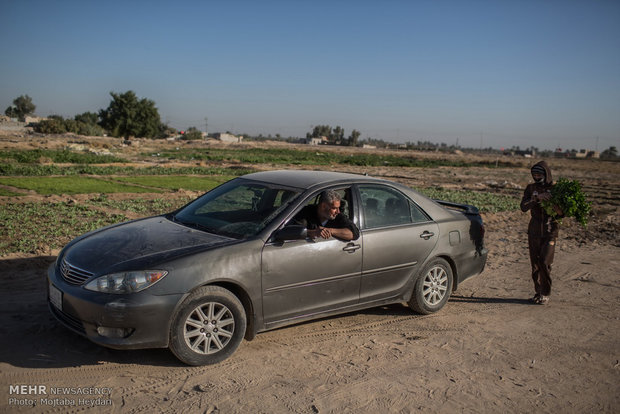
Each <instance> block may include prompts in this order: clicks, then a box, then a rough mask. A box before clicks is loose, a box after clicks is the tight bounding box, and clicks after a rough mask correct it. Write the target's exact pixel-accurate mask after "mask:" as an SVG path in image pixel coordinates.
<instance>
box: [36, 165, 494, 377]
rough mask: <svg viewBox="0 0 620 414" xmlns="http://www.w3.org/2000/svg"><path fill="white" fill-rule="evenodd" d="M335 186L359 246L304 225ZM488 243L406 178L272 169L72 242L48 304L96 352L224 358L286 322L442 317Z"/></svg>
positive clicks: (458, 208)
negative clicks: (389, 308)
mask: <svg viewBox="0 0 620 414" xmlns="http://www.w3.org/2000/svg"><path fill="white" fill-rule="evenodd" d="M326 189H333V190H336V191H337V192H339V193H340V194H341V195H342V200H343V201H342V204H341V211H342V213H343V214H345V215H346V216H348V217H349V219H350V220H352V221H353V222H354V223H355V224H356V225H357V226H358V227H359V229H360V237H359V238H358V239H356V240H351V241H343V240H338V239H335V238H329V239H314V240H311V239H308V238H305V237H304V236H303V234H304V233H303V231H300V230H303V229H299V226H296V225H295V224H294V221H293V218H294V216H295V214H296V213H297V212H299V211H300V210H301V209H302V208H303V207H304V206H306V205H308V204H312V203H316V202H317V197H318V195H319V194H320V192H321V191H323V190H326ZM483 239H484V227H483V225H482V220H481V218H480V215H479V214H478V211H477V209H476V208H475V207H472V206H467V205H459V204H451V203H442V202H436V201H433V200H430V199H428V198H426V197H424V196H422V195H421V194H419V193H417V192H415V191H414V190H412V189H410V188H408V187H406V186H403V185H401V184H398V183H394V182H391V181H386V180H381V179H377V178H372V177H368V176H361V175H353V174H344V173H332V172H317V171H270V172H260V173H254V174H249V175H246V176H243V177H239V178H236V179H234V180H231V181H229V182H227V183H225V184H223V185H221V186H220V187H218V188H216V189H213V190H211V191H209V192H208V193H206V194H205V195H203V196H202V197H199V198H198V199H196V200H194V201H193V202H191V203H189V204H188V205H187V206H185V207H183V208H181V209H179V210H177V211H175V212H173V213H170V214H166V215H161V216H156V217H149V218H145V219H140V220H135V221H131V222H127V223H121V224H117V225H112V226H109V227H106V228H103V229H99V230H96V231H93V232H91V233H88V234H85V235H83V236H80V237H78V238H76V239H75V240H73V241H71V242H70V243H69V244H68V245H67V246H66V247H65V248H64V249H63V250H62V251H61V252H60V254H59V256H58V258H57V260H56V263H55V264H53V265H52V266H51V267H50V268H49V270H48V275H47V278H48V301H49V308H50V310H51V312H52V314H53V315H54V316H55V317H56V318H57V319H58V320H59V321H60V322H62V323H63V324H64V325H66V326H67V327H68V328H70V329H71V330H73V331H75V332H77V333H79V334H81V335H83V336H85V337H87V338H88V339H90V340H92V341H93V342H95V343H97V344H100V345H104V346H108V347H112V348H119V349H131V348H152V347H169V348H170V349H171V350H172V352H173V353H174V354H175V355H176V356H177V357H178V358H179V359H180V360H181V361H183V362H185V363H187V364H190V365H203V364H213V363H217V362H219V361H221V360H223V359H225V358H227V357H228V356H229V355H231V354H232V353H233V352H234V351H235V349H236V348H237V347H238V345H239V344H240V342H241V341H242V339H243V338H244V337H245V338H246V339H252V338H253V337H254V336H255V335H256V334H257V333H259V332H262V331H266V330H269V329H273V328H277V327H280V326H284V325H289V324H293V323H297V322H301V321H306V320H310V319H315V318H319V317H325V316H328V315H334V314H339V313H343V312H350V311H354V310H358V309H363V308H368V307H374V306H380V305H385V304H389V303H395V302H407V303H408V304H409V305H410V306H411V308H412V309H414V310H415V311H417V312H419V313H431V312H435V311H438V310H439V309H441V308H442V307H443V306H444V305H445V303H446V302H447V300H448V298H449V296H450V293H451V292H452V291H453V290H455V289H456V288H457V286H458V285H459V284H460V283H461V282H463V281H464V280H465V279H467V278H468V277H470V276H473V275H476V274H478V273H480V272H482V270H483V269H484V266H485V263H486V258H487V251H486V249H485V248H484V245H483Z"/></svg>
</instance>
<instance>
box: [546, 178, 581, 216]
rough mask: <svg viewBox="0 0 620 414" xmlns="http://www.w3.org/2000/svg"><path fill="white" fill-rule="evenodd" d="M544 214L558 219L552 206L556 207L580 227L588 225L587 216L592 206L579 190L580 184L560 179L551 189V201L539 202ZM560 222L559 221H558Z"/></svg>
mask: <svg viewBox="0 0 620 414" xmlns="http://www.w3.org/2000/svg"><path fill="white" fill-rule="evenodd" d="M541 205H542V207H543V208H544V209H545V212H546V213H547V214H549V215H550V216H551V217H556V218H557V217H558V214H557V213H556V211H555V210H554V208H553V206H554V205H555V206H558V207H559V208H560V209H561V210H562V212H563V213H564V214H563V215H564V217H574V218H575V220H577V221H578V222H579V223H580V224H581V225H582V226H584V227H585V226H586V225H587V224H588V216H589V215H590V211H591V209H592V206H591V204H590V202H589V201H588V200H587V199H586V194H585V193H584V192H583V191H582V190H581V183H580V182H579V181H577V180H569V179H567V178H560V179H559V180H558V181H557V183H556V184H555V185H554V186H553V188H552V189H551V199H549V200H547V201H542V202H541ZM558 221H561V219H558Z"/></svg>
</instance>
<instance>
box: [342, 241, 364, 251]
mask: <svg viewBox="0 0 620 414" xmlns="http://www.w3.org/2000/svg"><path fill="white" fill-rule="evenodd" d="M361 247H362V246H360V245H359V244H355V243H349V244H347V245H346V246H345V247H343V249H342V250H343V251H345V252H349V253H353V252H354V251H356V250H357V249H360V248H361Z"/></svg>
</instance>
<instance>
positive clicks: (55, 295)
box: [50, 283, 62, 310]
mask: <svg viewBox="0 0 620 414" xmlns="http://www.w3.org/2000/svg"><path fill="white" fill-rule="evenodd" d="M50 302H51V303H52V305H54V306H56V307H57V308H58V309H60V310H62V292H61V291H60V290H58V289H57V288H55V287H54V285H52V284H51V283H50Z"/></svg>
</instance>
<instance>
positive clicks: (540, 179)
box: [532, 173, 545, 183]
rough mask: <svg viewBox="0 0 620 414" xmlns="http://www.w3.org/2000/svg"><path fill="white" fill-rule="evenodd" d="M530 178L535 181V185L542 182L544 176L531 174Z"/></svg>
mask: <svg viewBox="0 0 620 414" xmlns="http://www.w3.org/2000/svg"><path fill="white" fill-rule="evenodd" d="M532 178H533V179H534V181H536V182H537V183H540V182H542V180H543V179H544V178H545V174H541V173H532Z"/></svg>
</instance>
